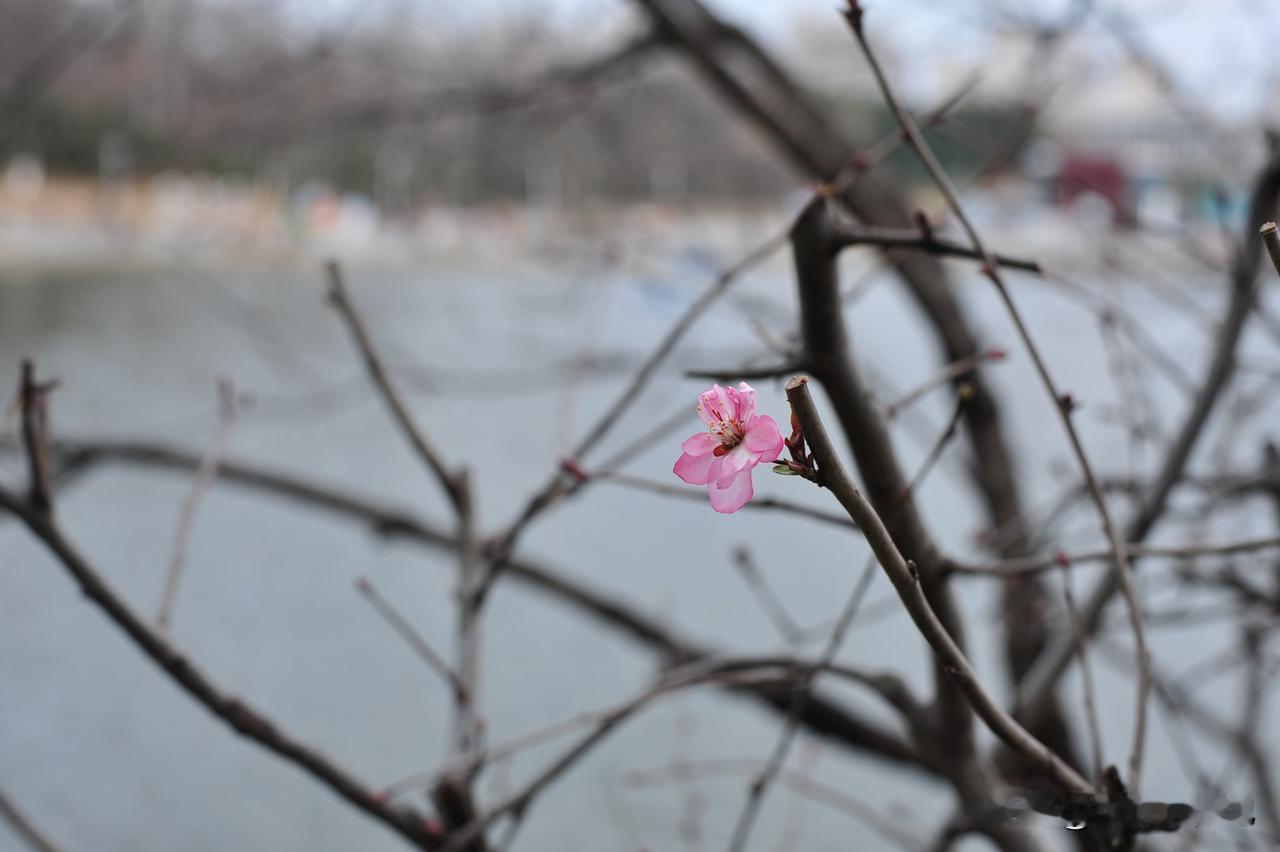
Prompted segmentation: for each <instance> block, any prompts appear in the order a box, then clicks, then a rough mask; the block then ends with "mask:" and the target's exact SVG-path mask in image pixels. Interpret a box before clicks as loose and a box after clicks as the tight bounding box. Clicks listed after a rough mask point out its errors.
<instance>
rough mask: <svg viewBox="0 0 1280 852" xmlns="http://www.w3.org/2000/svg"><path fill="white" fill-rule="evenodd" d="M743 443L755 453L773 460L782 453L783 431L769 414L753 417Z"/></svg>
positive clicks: (766, 459) (765, 458) (767, 459)
mask: <svg viewBox="0 0 1280 852" xmlns="http://www.w3.org/2000/svg"><path fill="white" fill-rule="evenodd" d="M742 445H743V446H745V447H746V448H747V449H748V450H750V451H751V452H753V453H758V454H759V456H760V458H762V459H764V460H765V461H773V460H774V459H776V458H777V457H778V456H779V455H780V454H781V453H782V447H783V441H782V432H780V431H779V430H778V424H777V423H775V422H774V420H773V418H772V417H770V416H769V415H767V414H761V415H759V416H757V417H755V418H754V419H752V421H751V423H750V425H748V426H747V435H746V437H745V438H744V439H743V441H742Z"/></svg>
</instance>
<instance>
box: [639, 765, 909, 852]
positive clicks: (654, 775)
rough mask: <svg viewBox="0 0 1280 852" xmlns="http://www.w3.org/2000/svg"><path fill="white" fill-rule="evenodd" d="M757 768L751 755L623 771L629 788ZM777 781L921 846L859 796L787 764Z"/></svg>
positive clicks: (903, 843)
mask: <svg viewBox="0 0 1280 852" xmlns="http://www.w3.org/2000/svg"><path fill="white" fill-rule="evenodd" d="M760 768H761V763H760V761H758V760H755V759H751V758H718V759H711V760H699V761H692V762H682V763H680V764H679V765H675V766H662V767H657V768H655V769H636V770H632V771H630V772H628V773H627V774H626V783H627V785H628V786H630V787H637V788H643V787H650V786H655V785H658V784H663V783H667V782H668V781H671V780H676V779H679V778H684V777H687V776H689V775H698V776H700V777H709V776H727V777H730V778H739V777H741V776H744V775H746V776H753V775H756V774H757V773H759V771H760ZM777 782H778V783H779V784H782V785H784V786H785V787H787V788H788V789H789V790H791V791H793V792H795V793H798V794H800V795H801V796H803V797H805V798H806V799H810V800H812V801H814V802H818V803H820V804H824V805H826V806H827V807H829V808H831V809H833V810H835V811H837V812H839V813H843V814H845V815H846V816H849V817H851V818H852V819H854V820H856V821H857V822H859V823H861V824H862V825H865V826H867V827H868V828H870V829H871V830H872V831H874V832H876V833H877V834H879V835H880V836H881V837H883V838H885V839H886V840H888V841H889V842H891V843H893V844H895V845H896V846H899V847H901V848H902V849H907V850H912V851H913V852H914V850H917V849H919V848H920V846H921V840H920V838H918V837H916V836H914V835H913V834H911V833H910V832H908V831H906V830H905V829H904V828H903V827H902V826H901V821H900V820H895V819H893V818H891V817H888V816H886V815H884V814H882V813H880V812H879V811H878V810H877V809H876V808H874V807H873V806H871V805H869V804H867V803H866V802H864V801H862V800H861V799H857V798H854V797H853V796H850V795H849V794H848V793H847V792H845V791H844V790H842V789H840V788H838V787H834V786H832V785H829V784H824V783H822V782H821V781H818V780H817V779H815V778H812V777H810V776H808V775H806V774H804V773H802V772H799V771H797V770H795V769H791V768H789V767H783V768H782V769H781V770H780V771H779V772H778V779H777Z"/></svg>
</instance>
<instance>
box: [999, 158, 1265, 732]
mask: <svg viewBox="0 0 1280 852" xmlns="http://www.w3.org/2000/svg"><path fill="white" fill-rule="evenodd" d="M1269 141H1270V149H1271V150H1270V151H1269V154H1268V157H1267V161H1266V163H1265V164H1264V165H1263V167H1262V169H1261V171H1259V173H1258V175H1257V177H1256V178H1255V179H1254V182H1253V187H1252V190H1251V192H1250V198H1249V212H1248V214H1247V216H1246V221H1245V228H1244V230H1245V235H1244V238H1243V239H1242V240H1241V242H1240V243H1239V244H1238V245H1237V247H1236V251H1235V254H1234V255H1233V257H1232V262H1231V270H1230V273H1229V276H1228V278H1229V281H1228V283H1229V289H1230V298H1229V300H1228V305H1227V311H1226V316H1225V317H1224V318H1223V320H1222V322H1221V323H1220V324H1219V326H1218V335H1217V339H1216V341H1215V343H1214V347H1213V353H1212V355H1211V356H1210V358H1209V363H1208V364H1207V365H1206V367H1205V373H1204V376H1203V378H1202V379H1201V382H1200V386H1199V391H1198V392H1197V393H1196V395H1195V398H1194V399H1193V401H1192V404H1191V407H1190V409H1189V410H1188V411H1187V413H1186V414H1185V415H1184V417H1183V420H1182V424H1181V426H1180V427H1179V428H1178V431H1177V433H1176V435H1175V437H1174V439H1173V442H1172V443H1171V444H1170V446H1169V449H1168V450H1167V452H1166V455H1165V459H1164V462H1163V463H1162V464H1161V466H1160V470H1159V472H1158V473H1157V474H1156V476H1155V477H1154V478H1153V480H1152V482H1151V485H1150V486H1149V487H1148V488H1147V490H1146V493H1145V494H1144V495H1143V497H1142V502H1141V503H1140V506H1139V510H1138V512H1137V514H1136V516H1135V517H1134V518H1133V519H1132V520H1131V521H1130V522H1129V524H1128V527H1127V530H1126V535H1125V540H1126V541H1128V542H1141V541H1143V540H1144V539H1145V538H1146V537H1147V535H1148V534H1150V532H1151V530H1152V529H1153V528H1154V527H1155V525H1156V523H1157V521H1159V519H1160V518H1161V517H1162V516H1163V515H1164V514H1165V510H1166V508H1167V507H1168V503H1169V498H1170V495H1171V494H1172V493H1173V490H1174V488H1175V486H1176V485H1177V484H1178V483H1179V482H1181V481H1183V479H1184V474H1185V470H1186V466H1187V463H1188V461H1189V460H1190V458H1191V454H1192V451H1193V450H1194V449H1195V447H1196V444H1197V443H1198V442H1199V439H1200V436H1201V434H1202V433H1203V432H1204V429H1205V425H1206V423H1207V422H1208V420H1209V416H1210V414H1212V412H1213V410H1214V407H1215V406H1216V404H1217V403H1218V401H1219V400H1220V399H1221V398H1222V394H1223V392H1224V390H1225V389H1226V388H1227V387H1228V386H1229V385H1230V383H1231V379H1232V376H1233V375H1234V373H1235V367H1236V350H1237V348H1238V347H1239V345H1240V340H1241V338H1242V337H1243V335H1244V331H1245V327H1246V324H1247V321H1248V319H1249V317H1250V315H1251V314H1252V313H1253V306H1254V305H1255V304H1257V291H1258V271H1259V268H1260V267H1261V263H1262V258H1261V254H1262V252H1261V251H1260V250H1259V248H1260V247H1259V246H1258V242H1259V241H1256V237H1255V236H1254V233H1255V232H1254V227H1255V226H1254V224H1253V223H1255V222H1258V221H1262V220H1264V219H1266V218H1268V217H1270V216H1272V215H1274V211H1275V207H1276V203H1277V198H1280V144H1278V141H1277V140H1276V139H1275V138H1274V137H1272V138H1271V139H1270V140H1269ZM1261 242H1263V243H1265V242H1266V240H1265V239H1263V240H1261ZM1117 588H1118V582H1117V579H1116V577H1115V576H1114V575H1108V576H1107V577H1105V578H1104V579H1103V580H1102V581H1101V582H1100V583H1099V584H1098V586H1097V587H1095V588H1094V590H1093V592H1092V594H1091V595H1090V596H1089V598H1088V600H1087V601H1085V604H1084V606H1083V607H1082V608H1081V613H1080V618H1081V622H1082V624H1083V626H1084V628H1085V630H1086V632H1089V633H1092V632H1093V631H1095V630H1097V629H1098V628H1099V627H1100V626H1101V624H1102V614H1103V611H1104V609H1105V608H1106V605H1107V603H1108V602H1109V601H1110V599H1111V597H1112V595H1114V594H1115V592H1116V590H1117ZM1074 654H1075V642H1074V640H1072V639H1071V638H1070V637H1065V636H1064V637H1059V638H1058V640H1057V641H1056V642H1055V643H1053V644H1051V645H1049V647H1048V648H1046V650H1045V652H1044V653H1043V654H1042V655H1041V657H1040V659H1039V660H1038V661H1037V662H1036V665H1035V668H1034V669H1032V671H1031V672H1029V673H1028V674H1027V676H1026V677H1025V678H1024V679H1023V681H1022V682H1021V683H1020V684H1019V685H1018V698H1017V702H1016V703H1017V704H1018V705H1019V706H1023V707H1025V708H1027V712H1028V714H1029V715H1030V716H1032V717H1034V716H1036V715H1037V714H1038V712H1039V710H1040V709H1042V708H1041V705H1042V702H1044V701H1046V700H1047V698H1048V696H1051V695H1053V694H1054V689H1053V687H1054V684H1055V683H1056V682H1057V680H1058V678H1060V677H1061V676H1062V673H1063V672H1064V671H1066V669H1067V667H1068V666H1069V665H1070V663H1071V660H1072V658H1073V656H1074Z"/></svg>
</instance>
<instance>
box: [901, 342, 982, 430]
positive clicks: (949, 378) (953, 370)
mask: <svg viewBox="0 0 1280 852" xmlns="http://www.w3.org/2000/svg"><path fill="white" fill-rule="evenodd" d="M1004 357H1005V352H1004V350H1003V349H996V348H992V349H988V350H986V351H985V352H980V353H978V354H976V355H970V356H969V357H968V358H961V359H960V360H958V361H952V362H951V363H950V364H947V365H945V366H943V368H942V369H940V370H938V371H937V372H935V373H934V374H933V375H932V376H930V377H929V378H927V379H925V380H924V381H923V382H921V383H920V384H919V385H917V386H916V387H914V388H912V389H911V390H909V391H907V392H906V393H904V394H902V395H901V396H899V397H898V398H897V399H895V400H893V401H892V402H890V403H889V404H887V405H886V406H885V407H884V416H885V417H887V418H889V419H890V420H893V419H894V418H895V417H897V416H898V415H899V414H900V413H902V410H903V409H904V408H906V407H908V406H909V405H911V404H912V403H914V402H915V401H916V400H918V399H920V398H921V397H922V396H924V395H925V394H927V393H928V392H929V391H931V390H933V389H934V388H938V387H941V386H943V385H950V384H954V383H955V381H956V380H957V379H961V378H964V377H965V376H967V375H969V374H970V373H972V372H973V371H974V370H976V369H977V368H978V366H979V365H980V364H982V363H983V362H984V361H1001V360H1003V359H1004ZM970 392H972V391H970Z"/></svg>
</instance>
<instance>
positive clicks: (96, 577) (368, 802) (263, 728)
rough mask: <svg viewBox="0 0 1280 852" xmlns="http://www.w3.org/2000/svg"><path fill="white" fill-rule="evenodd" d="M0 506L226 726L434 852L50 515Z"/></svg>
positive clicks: (426, 836)
mask: <svg viewBox="0 0 1280 852" xmlns="http://www.w3.org/2000/svg"><path fill="white" fill-rule="evenodd" d="M0 508H3V509H5V510H7V511H8V512H10V513H12V514H13V515H15V516H17V517H18V518H19V519H20V520H21V521H22V522H23V523H24V524H26V526H27V529H28V530H30V531H31V533H32V534H33V535H34V536H35V537H36V538H38V539H39V540H40V541H42V542H43V543H44V544H45V545H46V546H47V547H48V548H49V550H50V551H51V552H52V553H53V555H54V556H56V557H57V559H58V561H59V562H60V563H61V564H62V566H63V567H64V568H65V569H66V570H67V572H68V573H69V574H70V575H71V576H72V577H73V578H74V579H75V580H76V582H78V583H79V584H80V588H81V590H82V591H83V592H84V594H85V597H87V598H88V599H89V600H91V601H93V603H94V604H96V605H97V606H98V608H99V609H101V610H102V612H103V614H104V615H106V616H107V617H108V618H109V619H111V620H112V621H113V622H115V624H116V625H117V626H118V627H120V629H121V630H123V631H124V632H125V633H126V634H127V635H128V636H129V638H130V639H131V640H133V643H134V644H135V645H137V646H138V648H139V649H140V650H141V651H142V652H143V653H144V654H146V655H147V656H148V657H150V658H151V660H152V661H153V662H154V663H155V664H156V665H157V666H159V668H160V669H161V670H162V671H164V672H165V673H166V674H167V675H169V677H170V678H172V679H173V681H174V682H175V683H176V684H177V685H178V686H180V687H181V688H182V689H184V690H185V691H186V692H187V693H188V694H189V695H190V696H191V697H192V698H194V699H195V700H196V701H198V702H199V703H200V704H202V705H204V707H205V709H207V710H208V711H209V712H210V713H212V714H214V715H215V716H217V717H218V718H219V719H222V720H223V721H224V722H226V723H227V724H228V725H229V726H231V728H232V729H233V730H235V731H236V733H238V734H241V735H242V736H244V737H247V738H248V739H250V740H253V741H254V742H256V743H258V744H259V745H260V746H262V747H263V748H265V749H267V750H268V751H270V752H273V753H275V754H276V755H278V756H279V757H281V758H282V759H284V760H286V761H288V762H289V763H292V764H294V765H295V766H297V767H298V768H299V769H301V770H303V771H304V772H306V773H308V774H310V775H311V776H313V777H314V778H316V779H317V780H318V781H320V782H321V783H323V784H325V785H326V786H327V787H329V789H331V790H333V792H334V793H336V794H337V795H338V796H340V797H341V798H343V799H345V800H346V801H347V802H348V803H350V804H351V805H352V806H354V807H356V808H358V809H359V810H361V811H363V812H364V813H365V814H367V815H368V816H370V817H372V818H373V819H375V820H377V821H378V822H380V823H382V824H383V825H385V826H387V827H388V828H390V829H391V830H392V831H395V832H396V833H397V834H399V835H400V836H401V837H403V838H404V839H405V840H407V841H409V842H410V843H411V844H413V845H414V846H416V847H417V848H419V849H435V848H436V847H437V846H438V845H439V841H438V838H436V837H435V836H434V835H433V834H431V833H430V832H428V831H427V830H426V829H425V827H424V822H423V819H422V817H421V815H419V814H416V813H414V812H413V811H411V810H409V809H406V808H404V807H391V806H389V805H387V804H386V803H384V802H383V801H382V800H381V798H380V797H378V796H377V795H375V793H374V792H373V791H372V790H370V789H369V788H368V787H366V786H365V785H364V784H362V783H360V782H359V781H357V780H356V779H355V778H354V777H353V776H352V775H351V774H350V773H348V772H347V771H346V770H345V769H342V768H341V767H339V766H337V765H336V764H335V763H333V762H332V761H331V760H330V759H329V758H327V757H325V756H324V755H322V754H320V752H318V751H316V750H315V749H313V748H311V747H310V746H307V745H304V744H302V743H301V742H298V741H297V740H295V739H294V738H293V737H292V736H291V735H289V734H288V733H287V732H285V731H284V729H282V728H281V727H279V726H278V725H277V724H276V723H274V722H272V721H271V720H270V719H268V718H267V717H266V716H264V715H263V714H262V713H261V712H259V711H258V710H256V709H255V708H253V707H252V706H250V705H249V704H248V703H247V702H245V701H243V700H241V699H239V698H236V697H233V696H231V695H229V694H227V693H226V692H224V691H223V690H222V689H221V688H220V687H218V686H217V685H216V684H214V683H213V681H211V680H210V679H209V678H208V677H207V676H206V675H205V674H204V673H203V672H201V671H200V670H199V669H198V668H196V666H195V664H194V663H193V662H192V661H191V660H189V659H188V658H187V657H185V656H183V654H182V653H181V652H179V651H178V650H177V649H176V648H175V647H173V646H172V645H171V644H169V642H168V641H167V640H166V639H165V638H164V637H163V636H161V635H160V634H159V633H157V632H155V631H154V630H152V629H151V628H150V627H148V626H147V624H146V622H145V621H143V619H142V618H140V617H139V616H138V615H136V614H135V613H134V612H133V610H132V609H130V608H129V605H128V604H126V603H125V602H124V599H123V598H121V597H120V596H119V595H117V594H116V592H115V591H114V590H113V589H112V588H111V587H110V586H108V585H107V583H106V581H104V580H103V579H102V576H101V574H99V573H98V571H97V570H95V569H94V568H93V567H92V566H91V565H90V564H89V563H88V562H87V561H86V560H85V559H84V558H83V557H82V556H81V555H80V553H79V552H78V551H77V550H76V549H75V548H74V547H73V546H72V545H71V543H70V542H69V541H67V539H66V538H65V537H64V536H63V534H62V532H61V530H59V529H58V527H57V526H55V524H54V522H53V520H52V519H51V518H50V517H49V515H48V514H46V513H44V512H41V511H39V510H37V509H35V508H33V507H31V506H30V505H28V504H27V503H26V502H25V501H22V500H19V499H18V498H17V497H16V496H14V495H13V494H11V493H10V492H8V491H7V490H4V489H0Z"/></svg>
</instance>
